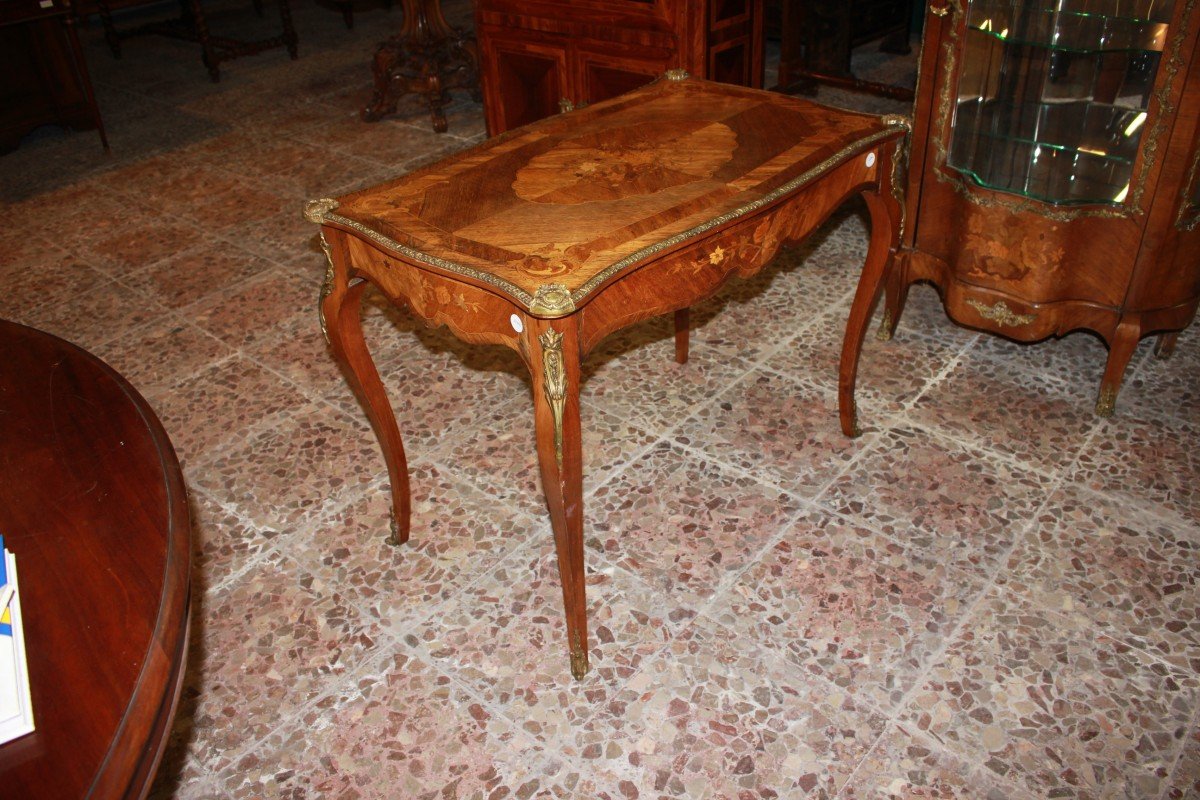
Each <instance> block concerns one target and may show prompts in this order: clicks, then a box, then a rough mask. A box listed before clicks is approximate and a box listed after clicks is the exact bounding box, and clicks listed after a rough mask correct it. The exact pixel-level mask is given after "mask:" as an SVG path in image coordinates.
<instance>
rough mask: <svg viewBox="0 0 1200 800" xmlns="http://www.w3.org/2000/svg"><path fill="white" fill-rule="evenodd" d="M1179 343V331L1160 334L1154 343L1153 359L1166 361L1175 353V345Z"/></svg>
mask: <svg viewBox="0 0 1200 800" xmlns="http://www.w3.org/2000/svg"><path fill="white" fill-rule="evenodd" d="M1178 341H1179V331H1171V332H1170V333H1160V334H1159V335H1158V339H1157V340H1156V341H1155V342H1154V357H1155V358H1160V359H1163V360H1166V359H1168V358H1170V357H1171V354H1172V353H1174V352H1175V343H1176V342H1178Z"/></svg>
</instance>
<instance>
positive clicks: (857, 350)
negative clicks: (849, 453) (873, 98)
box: [838, 192, 899, 438]
mask: <svg viewBox="0 0 1200 800" xmlns="http://www.w3.org/2000/svg"><path fill="white" fill-rule="evenodd" d="M863 197H865V198H866V201H867V208H868V210H869V211H870V212H871V244H870V248H869V249H868V250H867V260H866V263H865V264H864V265H863V271H862V275H861V276H860V277H859V279H858V288H857V289H856V290H855V292H854V302H853V303H852V304H851V306H850V317H849V319H847V320H846V337H845V338H844V339H843V340H842V359H841V365H840V367H839V369H838V416H839V417H840V419H841V423H842V433H844V434H846V435H847V436H849V437H851V438H853V437H857V436H860V435H861V434H862V429H861V428H859V426H858V410H857V408H856V407H855V403H854V382H855V380H856V378H857V376H858V358H859V356H860V355H861V354H862V345H863V339H864V338H865V337H866V333H867V325H868V324H869V323H870V321H871V309H872V308H873V307H874V305H875V301H876V300H878V299H879V292H880V289H882V287H883V282H884V279H885V278H886V277H887V276H888V272H889V268H890V266H891V264H892V261H893V257H894V254H895V247H896V236H897V232H898V230H899V225H898V222H897V219H898V218H897V216H896V209H895V208H894V206H893V204H892V203H889V202H888V201H887V200H885V199H884V198H883V197H881V195H880V194H877V193H875V192H864V193H863Z"/></svg>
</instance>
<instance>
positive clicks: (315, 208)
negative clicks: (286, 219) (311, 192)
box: [304, 197, 338, 225]
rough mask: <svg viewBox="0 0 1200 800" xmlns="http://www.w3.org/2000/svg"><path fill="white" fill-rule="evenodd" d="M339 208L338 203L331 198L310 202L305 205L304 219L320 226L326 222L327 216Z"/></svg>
mask: <svg viewBox="0 0 1200 800" xmlns="http://www.w3.org/2000/svg"><path fill="white" fill-rule="evenodd" d="M337 207H338V201H337V200H334V199H333V198H330V197H322V198H320V199H318V200H309V201H308V202H307V203H305V204H304V218H305V219H306V220H308V221H309V222H315V223H316V224H318V225H320V224H322V223H324V222H325V216H326V215H327V214H329V212H331V211H333V210H334V209H335V208H337Z"/></svg>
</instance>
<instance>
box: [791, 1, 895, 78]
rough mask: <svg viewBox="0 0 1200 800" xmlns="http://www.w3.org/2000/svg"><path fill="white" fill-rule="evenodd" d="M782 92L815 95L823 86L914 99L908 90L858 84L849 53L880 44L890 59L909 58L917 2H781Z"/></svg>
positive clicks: (880, 47)
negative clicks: (859, 47)
mask: <svg viewBox="0 0 1200 800" xmlns="http://www.w3.org/2000/svg"><path fill="white" fill-rule="evenodd" d="M779 5H780V9H779V15H780V45H779V86H778V88H779V89H780V90H781V91H787V92H797V91H800V92H813V91H815V89H816V87H817V85H818V84H826V85H829V86H837V87H840V88H843V89H852V90H855V91H860V92H867V93H869V94H877V95H882V96H884V97H894V98H896V99H899V100H911V99H913V91H912V90H911V89H908V88H906V87H901V86H890V85H888V84H885V83H878V82H875V81H866V80H862V79H861V78H856V77H855V76H854V73H853V71H851V69H850V53H851V51H852V50H853V49H854V48H855V47H858V46H859V45H862V44H866V43H867V42H871V41H874V40H876V39H879V40H880V43H879V49H881V50H883V51H884V52H887V53H901V54H904V53H909V52H911V49H912V48H911V46H910V45H909V43H908V35H909V28H910V22H911V20H912V13H913V8H912V0H849V1H847V0H780V4H779Z"/></svg>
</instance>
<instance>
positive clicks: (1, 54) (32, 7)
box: [0, 0, 108, 153]
mask: <svg viewBox="0 0 1200 800" xmlns="http://www.w3.org/2000/svg"><path fill="white" fill-rule="evenodd" d="M0 75H2V76H3V77H0V153H4V152H7V151H9V150H12V149H15V148H16V147H17V146H18V145H19V144H20V142H21V139H22V137H24V136H25V135H26V134H28V133H29V132H30V131H32V130H34V129H35V128H38V127H40V126H42V125H49V124H58V125H66V126H69V127H72V128H78V129H86V128H96V129H97V130H99V132H100V142H101V144H103V145H104V148H105V149H108V140H107V138H106V137H105V135H104V125H103V123H102V122H101V119H100V109H99V107H98V106H97V105H96V98H95V95H94V94H93V93H92V84H91V79H90V78H89V77H88V72H87V64H86V63H85V62H84V60H83V50H82V48H80V46H79V37H78V35H77V34H76V32H75V18H74V16H73V14H72V11H71V4H70V2H69V0H4V2H3V3H0Z"/></svg>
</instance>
